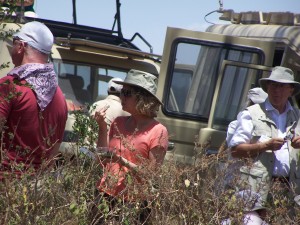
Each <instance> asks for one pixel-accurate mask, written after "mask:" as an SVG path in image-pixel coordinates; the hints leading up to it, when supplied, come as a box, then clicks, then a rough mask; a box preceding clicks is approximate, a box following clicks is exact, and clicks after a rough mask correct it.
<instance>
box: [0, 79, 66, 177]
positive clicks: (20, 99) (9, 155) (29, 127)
mask: <svg viewBox="0 0 300 225" xmlns="http://www.w3.org/2000/svg"><path fill="white" fill-rule="evenodd" d="M14 82H15V83H14ZM16 82H17V83H16ZM0 117H2V118H5V119H6V123H5V124H4V127H3V129H2V131H3V142H1V143H2V154H1V156H2V159H1V168H0V177H1V173H3V171H12V172H14V173H20V172H21V171H22V170H26V169H28V168H35V169H37V168H39V167H40V166H41V164H42V163H43V162H45V160H48V159H49V158H51V157H53V151H52V150H53V146H54V144H55V143H60V142H62V138H63V133H64V129H65V124H66V120H67V105H66V101H65V98H64V95H63V93H62V91H61V89H60V88H59V87H57V89H56V93H55V95H54V97H53V99H52V101H51V102H50V103H49V105H48V106H47V107H46V108H45V110H44V111H40V110H39V107H38V104H37V100H36V95H35V93H34V91H33V90H31V88H30V87H29V86H28V84H27V82H26V81H25V80H22V81H17V80H14V78H13V77H12V76H6V77H3V78H1V79H0ZM15 165H18V168H16V167H15ZM20 165H23V166H22V167H20Z"/></svg>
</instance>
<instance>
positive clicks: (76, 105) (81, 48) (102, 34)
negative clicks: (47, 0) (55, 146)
mask: <svg viewBox="0 0 300 225" xmlns="http://www.w3.org/2000/svg"><path fill="white" fill-rule="evenodd" d="M30 20H32V19H30V18H27V21H30ZM36 20H38V21H40V22H42V23H44V24H46V25H47V26H48V27H49V28H50V30H51V31H52V33H53V34H54V36H55V44H54V46H53V48H52V53H51V61H52V62H53V63H54V66H55V70H56V72H57V75H58V84H59V86H60V87H61V89H62V91H63V93H64V95H65V97H66V100H67V103H68V109H69V116H68V121H67V125H66V130H65V135H64V142H63V144H62V146H61V151H69V150H71V147H70V145H69V143H73V142H74V141H76V140H75V139H74V137H76V136H75V135H72V130H73V129H72V126H73V124H74V111H75V110H78V109H80V107H81V106H83V105H85V104H92V103H94V102H95V101H97V100H100V99H102V98H105V97H106V96H107V83H108V81H109V80H110V79H111V78H112V77H120V78H123V79H124V78H125V76H126V73H127V72H128V71H129V70H130V69H138V70H143V71H147V72H149V73H152V74H155V75H157V76H158V74H159V65H160V58H161V56H159V55H155V54H151V53H148V52H142V51H141V50H139V49H138V48H137V47H136V46H135V45H134V44H132V42H131V40H128V39H125V38H123V36H122V35H120V34H119V33H118V32H115V31H111V30H104V29H99V28H93V27H88V26H82V25H76V24H70V23H63V22H57V21H50V20H43V19H36ZM21 26H22V24H19V23H15V22H10V23H7V22H6V23H2V24H0V31H1V33H2V34H6V33H7V32H8V34H9V33H12V32H13V31H16V30H18V29H20V27H21ZM135 36H137V35H135ZM138 36H140V35H138ZM140 37H142V36H140ZM146 44H148V42H146ZM12 45H13V42H12V38H11V36H8V37H2V38H0V65H3V64H7V63H8V62H9V64H8V67H6V68H3V69H1V70H0V77H3V76H6V74H7V73H8V71H9V70H11V69H12V68H13V64H12V62H11V57H10V50H11V48H12ZM149 47H150V50H151V48H152V47H151V46H150V45H149Z"/></svg>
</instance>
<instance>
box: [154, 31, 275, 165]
mask: <svg viewBox="0 0 300 225" xmlns="http://www.w3.org/2000/svg"><path fill="white" fill-rule="evenodd" d="M274 48H275V46H274V43H272V42H266V41H259V40H253V39H246V38H239V37H233V36H225V35H220V34H212V33H208V32H195V31H189V30H183V29H177V28H168V30H167V34H166V39H165V45H164V52H163V58H162V64H161V69H160V74H159V81H158V92H157V95H158V97H160V98H161V99H163V102H164V105H163V106H162V107H161V110H160V112H159V114H158V120H159V121H160V122H161V123H163V124H164V125H165V126H166V127H167V129H168V131H169V135H170V137H169V151H168V153H167V158H170V157H172V156H175V159H176V160H178V161H181V162H184V163H193V162H194V159H195V156H196V155H197V154H198V153H201V150H203V151H205V152H209V151H208V150H210V151H211V149H212V148H211V146H213V148H218V147H219V146H220V143H222V142H223V141H224V140H225V135H226V130H227V125H228V123H229V122H230V121H231V120H234V119H235V117H236V115H237V113H238V111H239V110H240V108H241V105H242V103H243V102H244V101H245V99H246V95H247V91H248V90H249V89H250V88H252V87H254V86H258V80H259V79H260V78H261V77H262V76H267V75H268V73H266V72H265V71H268V70H269V68H270V67H271V66H272V61H273V55H274ZM235 63H240V64H235ZM249 65H251V66H249ZM255 65H257V67H255ZM243 66H244V67H243ZM247 66H248V67H247ZM259 66H266V67H263V68H262V67H259ZM222 68H223V69H222ZM219 94H221V95H222V96H219ZM219 97H221V98H219ZM223 109H224V111H223ZM220 112H222V113H223V114H224V115H225V116H226V120H224V121H223V120H222V122H221V123H214V122H213V121H216V120H217V118H218V117H217V116H215V115H218V114H217V113H220ZM214 118H215V120H214ZM213 124H217V126H215V127H214V126H213ZM207 129H213V130H214V132H210V136H209V135H206V136H204V134H206V133H207V132H204V133H203V131H205V130H207ZM202 130H203V131H202ZM204 137H205V138H204ZM207 142H210V143H209V145H208V147H205V149H204V148H203V149H202V148H198V147H195V146H198V144H199V143H200V144H205V143H207ZM212 143H214V144H212ZM199 151H200V152H199Z"/></svg>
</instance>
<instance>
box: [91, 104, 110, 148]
mask: <svg viewBox="0 0 300 225" xmlns="http://www.w3.org/2000/svg"><path fill="white" fill-rule="evenodd" d="M107 109H108V107H104V108H102V109H100V110H99V111H97V112H96V113H95V116H94V118H95V120H96V122H97V123H98V126H99V130H98V142H97V147H107V146H108V140H107V139H108V135H107V124H106V122H105V116H106V110H107Z"/></svg>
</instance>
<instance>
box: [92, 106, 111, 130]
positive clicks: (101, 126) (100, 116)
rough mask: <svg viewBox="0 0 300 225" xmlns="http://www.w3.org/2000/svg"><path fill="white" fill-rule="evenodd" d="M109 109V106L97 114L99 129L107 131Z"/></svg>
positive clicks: (95, 117)
mask: <svg viewBox="0 0 300 225" xmlns="http://www.w3.org/2000/svg"><path fill="white" fill-rule="evenodd" d="M108 108H109V105H106V106H104V107H103V108H101V109H100V110H99V111H97V112H96V113H95V116H94V119H95V120H96V122H97V124H98V126H99V129H104V128H105V129H106V126H107V124H106V122H105V118H106V110H107V109H108Z"/></svg>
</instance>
